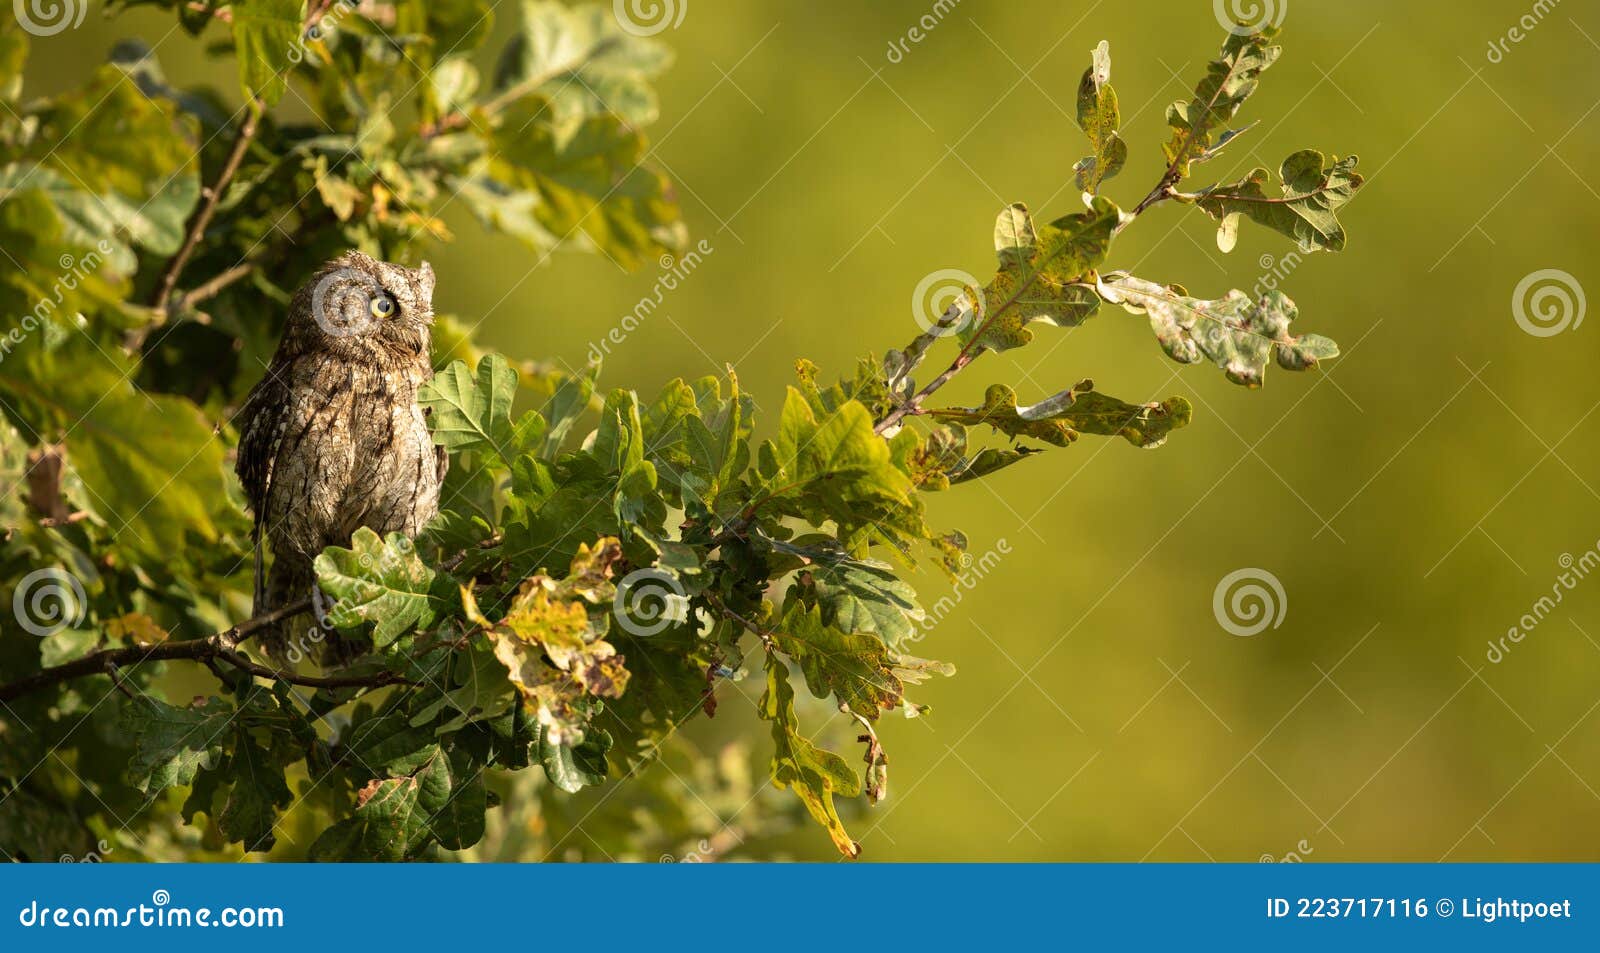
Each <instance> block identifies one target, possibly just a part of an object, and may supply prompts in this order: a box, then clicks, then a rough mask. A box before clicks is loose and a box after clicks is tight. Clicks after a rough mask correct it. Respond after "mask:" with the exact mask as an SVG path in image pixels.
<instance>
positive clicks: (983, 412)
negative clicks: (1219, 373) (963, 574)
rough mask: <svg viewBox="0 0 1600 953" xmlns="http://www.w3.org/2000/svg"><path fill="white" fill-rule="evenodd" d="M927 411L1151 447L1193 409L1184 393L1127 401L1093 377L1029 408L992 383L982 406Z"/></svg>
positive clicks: (1043, 433)
mask: <svg viewBox="0 0 1600 953" xmlns="http://www.w3.org/2000/svg"><path fill="white" fill-rule="evenodd" d="M930 416H932V417H934V418H935V419H937V420H940V421H942V422H947V423H958V424H961V425H963V426H968V427H973V426H977V425H979V424H987V425H989V426H990V427H993V428H994V429H995V430H998V431H1000V432H1001V433H1005V434H1008V435H1010V436H1013V437H1032V438H1033V439H1035V440H1042V441H1044V442H1045V443H1049V444H1054V445H1055V446H1058V447H1065V446H1068V445H1070V444H1071V443H1072V442H1073V441H1074V440H1076V439H1078V434H1079V433H1091V434H1098V435H1101V436H1113V435H1114V436H1120V437H1123V438H1125V439H1126V440H1127V441H1128V442H1129V443H1131V444H1133V445H1134V446H1136V447H1147V448H1149V447H1157V446H1160V445H1161V443H1162V442H1163V441H1165V440H1166V439H1167V435H1168V434H1169V433H1171V432H1172V431H1174V430H1176V429H1178V428H1179V427H1183V426H1186V425H1187V424H1188V423H1189V421H1190V419H1191V418H1192V417H1193V410H1192V408H1191V407H1190V406H1189V402H1188V401H1186V400H1184V399H1183V398H1182V397H1171V398H1168V399H1167V400H1166V401H1165V402H1163V403H1159V404H1129V403H1126V402H1124V401H1120V400H1118V399H1116V398H1115V397H1107V396H1105V395H1104V394H1100V393H1098V392H1096V391H1095V389H1094V382H1093V381H1087V380H1086V381H1080V382H1079V383H1077V384H1075V385H1073V386H1072V387H1069V388H1067V389H1066V390H1063V391H1061V392H1059V393H1057V394H1053V395H1051V396H1050V397H1048V398H1046V399H1044V400H1042V401H1040V402H1039V403H1037V404H1033V405H1031V406H1028V407H1018V406H1017V394H1016V392H1015V391H1013V390H1012V389H1011V388H1009V387H1007V386H1006V385H1004V384H994V385H992V386H991V387H990V388H989V389H988V390H987V391H986V392H985V393H984V397H983V405H982V406H981V407H949V408H944V409H941V410H934V411H930ZM1015 462H1016V460H1006V461H1005V463H1006V464H1009V463H1015ZM990 472H992V471H990Z"/></svg>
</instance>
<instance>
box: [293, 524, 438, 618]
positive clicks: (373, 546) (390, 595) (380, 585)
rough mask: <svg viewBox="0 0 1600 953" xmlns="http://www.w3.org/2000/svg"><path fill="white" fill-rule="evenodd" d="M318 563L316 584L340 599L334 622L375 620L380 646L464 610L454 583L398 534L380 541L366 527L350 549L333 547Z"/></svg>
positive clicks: (353, 538) (316, 565)
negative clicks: (437, 570)
mask: <svg viewBox="0 0 1600 953" xmlns="http://www.w3.org/2000/svg"><path fill="white" fill-rule="evenodd" d="M314 566H315V568H316V572H317V586H318V587H319V588H320V589H321V590H322V591H323V592H324V593H326V594H327V595H329V596H332V597H333V598H334V599H336V600H338V601H337V604H336V605H335V606H334V608H333V609H332V610H331V611H330V612H329V613H328V619H329V621H331V622H332V623H333V625H335V626H336V627H337V628H340V629H353V628H358V627H360V626H361V625H363V624H364V623H368V622H370V623H372V624H373V626H374V628H373V632H372V641H373V644H374V645H375V646H376V647H377V648H380V649H381V648H385V647H386V646H388V645H390V644H392V643H393V642H394V641H395V640H396V639H398V638H399V637H400V636H402V635H404V634H405V633H406V632H409V631H410V630H412V629H413V628H426V627H428V626H430V625H432V624H433V623H435V622H437V621H438V620H439V619H441V618H444V617H446V616H448V615H450V614H452V613H454V612H457V611H459V610H460V599H459V596H458V595H457V592H456V589H455V586H454V583H452V582H451V581H450V580H449V579H448V578H447V577H444V576H439V575H437V574H436V573H434V571H433V570H432V569H431V568H429V567H428V565H427V564H426V563H424V562H423V561H422V558H421V557H419V556H418V555H417V551H416V547H415V546H414V545H413V544H412V543H411V541H410V540H408V539H406V538H405V537H404V536H402V535H401V534H399V533H390V534H389V536H388V538H387V539H379V538H378V534H377V533H375V532H373V531H372V530H371V529H368V528H367V527H365V526H363V527H361V528H360V529H358V530H356V532H355V535H354V536H353V537H352V538H351V540H350V548H349V549H343V548H340V547H338V546H330V547H328V548H327V549H325V550H323V551H322V553H321V554H320V555H319V556H317V558H316V562H315V563H314Z"/></svg>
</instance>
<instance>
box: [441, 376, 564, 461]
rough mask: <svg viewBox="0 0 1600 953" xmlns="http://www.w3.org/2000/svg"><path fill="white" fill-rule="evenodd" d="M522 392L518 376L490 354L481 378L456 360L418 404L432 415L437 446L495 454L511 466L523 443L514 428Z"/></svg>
mask: <svg viewBox="0 0 1600 953" xmlns="http://www.w3.org/2000/svg"><path fill="white" fill-rule="evenodd" d="M516 392H517V372H516V371H515V370H513V369H512V367H511V365H510V364H508V363H507V362H506V359H505V358H504V357H501V356H500V355H499V354H487V355H485V356H484V357H483V358H482V359H481V360H479V361H478V374H477V378H476V380H474V378H473V377H472V375H471V373H470V372H469V371H468V369H467V364H466V362H465V361H453V362H451V364H450V366H448V367H446V368H445V369H444V370H442V371H440V372H438V373H437V374H435V375H434V376H433V380H431V381H429V382H427V383H426V384H424V385H422V387H421V388H420V389H419V390H418V391H417V403H418V404H420V405H421V406H422V407H423V409H425V410H427V411H429V417H428V427H429V429H430V430H432V431H433V442H434V443H436V444H438V445H439V446H441V447H444V448H445V449H446V450H449V451H450V452H452V453H458V452H460V451H463V450H477V451H482V452H488V453H493V454H495V455H496V456H498V457H500V458H501V459H502V460H505V461H506V462H507V463H509V462H510V461H511V459H512V458H513V457H514V456H515V454H514V453H513V452H512V448H513V447H515V446H516V445H517V444H518V443H519V441H518V439H517V436H518V435H517V433H516V431H515V430H514V428H513V427H512V424H511V400H512V398H513V397H515V396H516ZM540 426H542V424H541V425H540ZM530 439H531V438H530Z"/></svg>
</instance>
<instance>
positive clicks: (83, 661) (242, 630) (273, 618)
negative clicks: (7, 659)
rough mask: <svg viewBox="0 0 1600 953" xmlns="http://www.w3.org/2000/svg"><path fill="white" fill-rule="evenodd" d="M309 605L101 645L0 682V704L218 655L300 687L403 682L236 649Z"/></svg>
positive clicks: (299, 603)
mask: <svg viewBox="0 0 1600 953" xmlns="http://www.w3.org/2000/svg"><path fill="white" fill-rule="evenodd" d="M310 609H311V600H310V599H300V600H297V601H295V602H291V603H289V604H288V605H286V606H283V607H282V608H279V609H274V610H272V611H271V612H264V613H262V614H261V615H258V616H255V617H253V618H250V619H246V620H245V621H243V622H241V623H239V624H238V625H236V626H234V627H232V628H230V629H226V630H224V631H222V632H218V633H217V634H215V635H209V636H206V637H205V638H203V639H186V640H183V641H179V642H162V643H160V644H157V645H136V646H131V647H129V648H119V649H101V650H100V651H98V652H91V653H89V654H88V655H85V656H84V657H83V658H80V659H74V660H73V661H71V662H67V663H65V664H62V665H56V666H53V667H51V668H47V669H44V670H43V671H39V672H35V673H33V674H32V675H29V676H28V677H27V678H23V679H18V680H17V681H15V682H12V683H10V684H8V685H0V702H9V701H11V700H13V699H16V698H21V697H22V696H23V695H27V694H29V693H31V692H35V691H38V690H39V689H41V688H47V687H49V686H51V685H55V684H57V683H59V682H65V681H69V680H71V679H74V678H82V677H83V676H85V675H101V674H106V673H114V672H115V671H116V670H117V669H120V668H127V667H129V666H133V665H139V664H141V663H144V662H163V661H176V660H184V661H190V662H201V663H204V664H206V665H213V666H214V662H215V661H216V660H218V659H220V660H222V661H224V662H227V663H228V664H229V665H234V666H237V667H238V668H241V669H243V670H244V671H247V672H249V673H250V674H251V675H255V676H257V677H260V678H270V679H273V680H275V681H280V682H288V683H290V684H293V685H304V686H307V687H310V688H352V687H366V688H379V687H382V686H384V685H394V684H398V683H401V682H404V681H406V680H405V678H404V677H403V676H401V675H400V674H399V673H397V672H376V673H373V674H371V675H327V676H318V675H300V674H298V673H295V672H284V671H280V670H278V669H274V668H268V667H267V666H265V665H259V664H257V663H255V662H252V661H250V660H249V659H247V658H245V657H244V656H243V655H240V654H239V653H238V651H237V648H238V645H239V643H241V642H243V641H244V640H245V639H247V638H249V637H250V636H251V635H253V634H254V633H256V632H259V631H261V630H262V629H265V628H267V627H269V626H272V625H274V624H276V623H278V622H282V621H283V620H284V619H289V618H293V617H294V616H297V615H302V614H304V613H306V612H308V611H310ZM213 670H214V669H213Z"/></svg>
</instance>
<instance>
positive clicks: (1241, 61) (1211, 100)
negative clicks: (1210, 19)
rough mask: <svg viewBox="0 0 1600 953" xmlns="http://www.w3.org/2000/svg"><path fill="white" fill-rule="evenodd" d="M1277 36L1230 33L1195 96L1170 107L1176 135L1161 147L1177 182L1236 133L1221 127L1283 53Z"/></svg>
mask: <svg viewBox="0 0 1600 953" xmlns="http://www.w3.org/2000/svg"><path fill="white" fill-rule="evenodd" d="M1277 34H1278V31H1277V28H1275V27H1263V28H1262V29H1260V30H1258V31H1255V32H1251V33H1234V32H1230V33H1229V34H1228V39H1227V40H1226V41H1225V42H1224V43H1223V44H1222V53H1221V54H1220V55H1219V56H1218V57H1217V59H1215V60H1212V61H1211V63H1210V64H1209V65H1208V66H1207V67H1206V75H1205V76H1204V77H1203V78H1202V79H1201V80H1200V82H1199V84H1198V85H1196V86H1195V90H1194V98H1193V99H1191V100H1189V101H1187V102H1185V101H1183V100H1179V101H1177V102H1175V103H1173V104H1172V105H1171V106H1168V107H1167V125H1169V126H1171V127H1172V138H1171V139H1170V140H1168V142H1167V144H1166V145H1165V146H1164V147H1163V151H1164V152H1165V154H1166V157H1167V164H1168V167H1169V168H1170V169H1171V170H1172V173H1173V175H1174V176H1175V177H1176V178H1175V181H1177V180H1182V179H1185V178H1187V177H1188V175H1189V167H1190V166H1191V165H1193V164H1194V163H1196V162H1203V161H1205V160H1207V159H1209V158H1211V157H1212V156H1214V155H1216V153H1217V151H1218V150H1220V149H1221V148H1222V147H1223V146H1224V145H1225V144H1226V143H1227V142H1228V140H1229V139H1231V138H1232V137H1233V135H1234V133H1230V132H1223V131H1222V127H1224V126H1226V125H1227V124H1228V123H1229V122H1232V121H1233V117H1234V116H1235V115H1237V114H1238V112H1239V107H1240V106H1242V105H1244V101H1245V100H1246V99H1248V98H1250V94H1251V93H1253V92H1255V91H1256V84H1257V83H1258V82H1259V81H1260V77H1261V73H1262V72H1263V71H1264V70H1266V69H1267V68H1268V67H1270V66H1271V65H1272V64H1273V63H1275V62H1277V59H1278V55H1279V54H1280V53H1282V52H1283V47H1281V46H1273V45H1272V39H1273V38H1274V37H1276V36H1277ZM1213 136H1215V137H1216V139H1215V141H1213Z"/></svg>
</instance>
